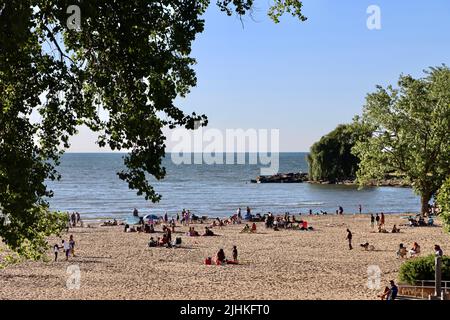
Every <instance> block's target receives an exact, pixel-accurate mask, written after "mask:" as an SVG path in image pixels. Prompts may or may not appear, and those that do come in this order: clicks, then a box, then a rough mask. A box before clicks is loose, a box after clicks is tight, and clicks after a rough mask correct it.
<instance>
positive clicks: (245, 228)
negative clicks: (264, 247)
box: [241, 223, 250, 233]
mask: <svg viewBox="0 0 450 320" xmlns="http://www.w3.org/2000/svg"><path fill="white" fill-rule="evenodd" d="M244 232H250V226H249V225H248V223H246V224H245V226H244V229H242V230H241V233H244Z"/></svg>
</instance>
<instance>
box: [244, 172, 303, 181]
mask: <svg viewBox="0 0 450 320" xmlns="http://www.w3.org/2000/svg"><path fill="white" fill-rule="evenodd" d="M306 181H308V174H307V173H303V172H298V173H278V174H275V175H272V176H258V177H256V179H254V180H251V182H252V183H301V182H306Z"/></svg>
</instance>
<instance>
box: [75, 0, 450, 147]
mask: <svg viewBox="0 0 450 320" xmlns="http://www.w3.org/2000/svg"><path fill="white" fill-rule="evenodd" d="M269 3H270V0H255V4H256V5H255V10H254V13H253V16H252V17H248V16H247V17H244V18H243V24H242V23H241V21H240V20H239V19H238V18H237V17H235V16H232V17H228V16H226V15H225V13H223V12H220V10H219V9H218V8H217V6H216V5H215V1H211V6H210V7H209V9H208V11H207V13H206V14H205V17H204V18H205V21H206V23H205V31H204V32H203V33H202V34H200V35H198V37H197V39H196V40H195V42H194V44H193V51H192V57H195V58H196V59H197V64H196V66H195V67H194V69H195V70H196V72H197V78H198V82H197V87H195V88H193V89H192V90H191V92H190V94H189V95H188V96H187V97H186V98H184V99H177V105H178V106H179V107H181V109H182V110H184V111H185V112H188V113H190V112H192V111H195V112H197V113H204V114H206V115H207V116H208V119H209V124H208V128H217V129H219V130H221V131H225V130H226V129H244V130H245V129H255V130H257V129H266V130H270V129H278V130H279V149H280V151H283V152H296V151H308V150H309V148H310V146H311V145H312V144H313V143H314V142H315V141H317V140H318V139H320V137H321V136H322V135H324V134H326V133H327V132H329V131H331V130H333V129H334V128H335V127H336V126H337V125H338V124H341V123H348V122H351V120H352V118H353V117H354V116H355V115H356V114H361V112H362V107H363V105H364V101H365V96H366V95H367V93H370V92H373V91H374V90H375V86H376V85H377V84H380V85H383V86H385V85H387V84H393V85H395V84H396V82H397V80H398V77H399V75H400V74H402V73H404V74H411V75H413V76H415V77H421V76H422V75H423V70H424V69H426V68H428V67H430V66H436V65H441V64H442V63H445V64H447V65H450V1H448V0H431V1H418V0H408V1H407V0H395V1H392V0H371V1H365V0H357V1H356V0H342V1H335V0H305V1H304V7H303V11H304V14H305V15H306V16H307V17H308V20H307V21H306V22H300V21H299V20H298V19H295V18H292V17H290V16H288V15H285V16H283V17H282V18H281V22H280V23H279V24H275V23H274V22H272V21H271V20H270V19H269V18H268V17H267V14H266V13H267V8H268V4H269ZM371 5H376V6H378V7H379V9H380V22H381V29H375V30H370V29H369V28H368V27H367V20H368V18H369V17H370V16H371V15H372V14H371V13H367V9H368V7H369V6H371ZM166 133H167V134H169V135H170V134H171V133H170V132H166ZM71 143H72V147H71V148H70V150H69V151H70V152H96V151H108V150H107V149H99V148H98V147H97V146H96V145H95V135H94V134H92V133H89V131H88V130H87V129H85V128H80V133H79V134H78V135H77V136H76V137H73V138H72V140H71ZM174 146H175V142H172V141H171V139H170V138H169V139H168V141H167V150H168V151H171V150H172V149H173V147H174Z"/></svg>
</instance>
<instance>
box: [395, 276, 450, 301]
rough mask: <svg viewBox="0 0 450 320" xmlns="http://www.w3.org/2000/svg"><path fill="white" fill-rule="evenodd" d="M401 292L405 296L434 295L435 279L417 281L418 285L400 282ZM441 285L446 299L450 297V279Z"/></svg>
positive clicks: (421, 296) (424, 296) (425, 297)
mask: <svg viewBox="0 0 450 320" xmlns="http://www.w3.org/2000/svg"><path fill="white" fill-rule="evenodd" d="M398 287H399V294H400V295H403V296H410V297H417V298H423V299H428V297H429V296H430V295H434V293H435V292H434V291H435V281H434V280H421V281H417V282H416V285H414V286H412V285H406V284H400V285H399V286H398ZM441 287H442V291H443V296H444V299H446V300H447V299H450V281H441Z"/></svg>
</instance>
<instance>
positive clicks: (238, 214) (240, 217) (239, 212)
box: [237, 208, 242, 220]
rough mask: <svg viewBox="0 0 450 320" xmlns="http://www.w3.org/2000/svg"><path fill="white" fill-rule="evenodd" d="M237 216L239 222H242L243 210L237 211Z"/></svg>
mask: <svg viewBox="0 0 450 320" xmlns="http://www.w3.org/2000/svg"><path fill="white" fill-rule="evenodd" d="M237 216H238V218H239V220H242V213H241V208H238V209H237Z"/></svg>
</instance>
